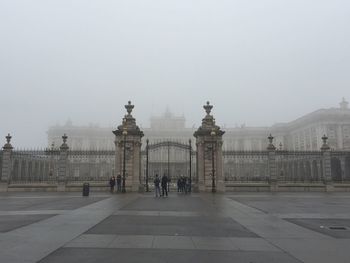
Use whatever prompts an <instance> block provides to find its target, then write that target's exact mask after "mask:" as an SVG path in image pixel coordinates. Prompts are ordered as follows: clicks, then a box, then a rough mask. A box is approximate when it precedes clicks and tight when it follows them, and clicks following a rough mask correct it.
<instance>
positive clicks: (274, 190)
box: [270, 182, 278, 192]
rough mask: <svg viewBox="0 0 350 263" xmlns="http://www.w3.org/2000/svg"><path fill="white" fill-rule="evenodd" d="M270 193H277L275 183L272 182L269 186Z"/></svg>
mask: <svg viewBox="0 0 350 263" xmlns="http://www.w3.org/2000/svg"><path fill="white" fill-rule="evenodd" d="M270 191H271V192H278V184H277V183H276V182H273V183H271V184H270Z"/></svg>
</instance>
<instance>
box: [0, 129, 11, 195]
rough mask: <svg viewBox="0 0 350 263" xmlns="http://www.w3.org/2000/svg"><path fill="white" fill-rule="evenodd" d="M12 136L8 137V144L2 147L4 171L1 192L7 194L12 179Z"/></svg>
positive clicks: (0, 182)
mask: <svg viewBox="0 0 350 263" xmlns="http://www.w3.org/2000/svg"><path fill="white" fill-rule="evenodd" d="M11 138H12V137H11V135H10V134H8V135H7V136H6V144H5V145H4V146H3V147H2V149H3V151H2V171H1V178H0V192H7V188H8V183H9V181H10V177H11V171H12V149H13V147H12V145H11Z"/></svg>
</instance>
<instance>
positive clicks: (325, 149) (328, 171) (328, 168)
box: [321, 135, 334, 192]
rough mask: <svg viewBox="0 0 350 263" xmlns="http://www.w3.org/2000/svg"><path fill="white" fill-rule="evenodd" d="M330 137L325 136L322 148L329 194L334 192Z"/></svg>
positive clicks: (325, 180) (325, 179) (324, 174)
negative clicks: (328, 141)
mask: <svg viewBox="0 0 350 263" xmlns="http://www.w3.org/2000/svg"><path fill="white" fill-rule="evenodd" d="M327 140H328V137H327V136H326V135H323V137H322V141H323V144H322V147H321V151H322V152H323V161H322V163H323V180H324V182H325V185H326V191H327V192H333V191H334V187H333V181H332V170H331V153H330V147H329V145H328V143H327Z"/></svg>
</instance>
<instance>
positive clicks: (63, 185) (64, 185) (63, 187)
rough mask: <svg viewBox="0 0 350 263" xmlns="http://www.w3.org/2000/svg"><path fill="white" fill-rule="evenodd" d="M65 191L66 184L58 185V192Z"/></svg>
mask: <svg viewBox="0 0 350 263" xmlns="http://www.w3.org/2000/svg"><path fill="white" fill-rule="evenodd" d="M65 191H66V184H58V185H57V192H65Z"/></svg>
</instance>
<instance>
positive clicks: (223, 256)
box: [39, 248, 301, 263]
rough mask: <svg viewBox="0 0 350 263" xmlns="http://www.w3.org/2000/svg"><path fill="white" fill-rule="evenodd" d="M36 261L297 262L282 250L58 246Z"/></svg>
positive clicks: (112, 262) (134, 262)
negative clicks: (251, 250) (245, 250)
mask: <svg viewBox="0 0 350 263" xmlns="http://www.w3.org/2000/svg"><path fill="white" fill-rule="evenodd" d="M39 262H40V263H56V262H65V263H73V262H74V263H75V262H84V263H101V262H103V263H115V262H133V263H145V262H155V263H158V262H159V263H164V262H167V263H193V262H201V263H213V262H221V263H232V262H239V263H282V262H283V263H300V262H301V261H299V260H297V259H295V258H293V257H292V256H290V255H288V254H286V253H284V252H255V251H254V252H248V251H247V252H243V251H228V250H215V251H211V250H190V249H169V250H168V249H117V248H113V249H93V248H61V249H59V250H57V251H55V252H54V253H52V254H50V255H49V256H47V257H46V258H44V259H43V260H41V261H39Z"/></svg>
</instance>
